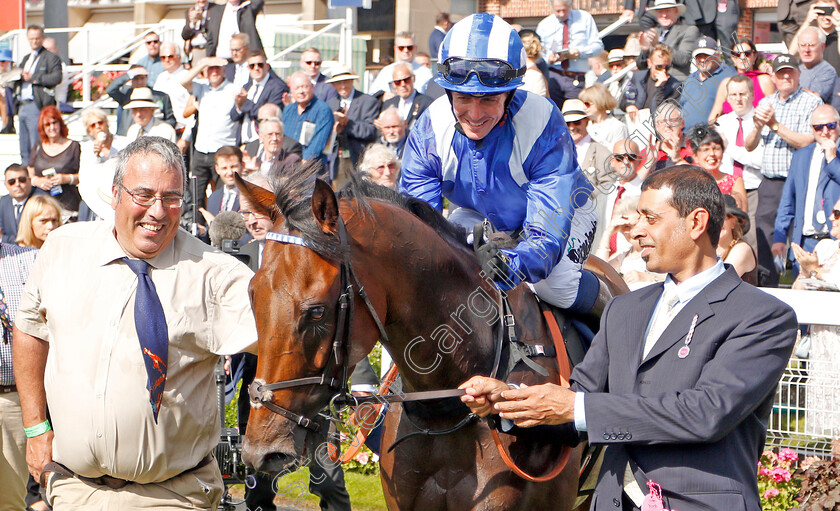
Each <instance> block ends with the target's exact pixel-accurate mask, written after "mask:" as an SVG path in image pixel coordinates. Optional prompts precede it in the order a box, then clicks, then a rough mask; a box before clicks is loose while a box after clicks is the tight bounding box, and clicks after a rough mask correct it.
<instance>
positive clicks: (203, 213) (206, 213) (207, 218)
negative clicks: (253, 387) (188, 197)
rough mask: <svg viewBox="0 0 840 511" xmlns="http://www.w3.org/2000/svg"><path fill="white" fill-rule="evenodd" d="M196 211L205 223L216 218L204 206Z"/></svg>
mask: <svg viewBox="0 0 840 511" xmlns="http://www.w3.org/2000/svg"><path fill="white" fill-rule="evenodd" d="M198 212H199V213H201V216H203V217H204V221H205V222H207V225H210V224H211V223H213V220H215V219H216V215H214V214H213V213H211V212H209V211H207V210H206V209H204V208H198ZM226 360H227V359H226ZM225 373H227V374H229V373H228V372H227V370H225Z"/></svg>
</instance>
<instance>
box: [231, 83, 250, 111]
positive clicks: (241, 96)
mask: <svg viewBox="0 0 840 511" xmlns="http://www.w3.org/2000/svg"><path fill="white" fill-rule="evenodd" d="M246 99H248V91H246V90H245V89H244V88H242V89H240V90H239V92H237V93H236V96H234V97H233V102H234V103H236V108H242V105H244V104H245V100H246Z"/></svg>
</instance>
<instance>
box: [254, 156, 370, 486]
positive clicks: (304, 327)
mask: <svg viewBox="0 0 840 511" xmlns="http://www.w3.org/2000/svg"><path fill="white" fill-rule="evenodd" d="M307 170H308V169H307V168H304V169H300V170H298V171H297V172H296V174H297V173H300V175H292V176H290V177H286V178H279V179H277V180H276V182H275V183H273V184H274V188H275V189H276V190H277V195H276V196H275V195H274V194H272V193H271V192H269V191H268V190H265V189H262V188H260V187H257V186H255V185H252V184H249V183H245V182H244V181H242V180H239V183H238V184H239V187H240V190H241V194H242V197H243V200H244V201H245V202H247V203H249V204H250V205H251V206H252V208H253V210H254V211H255V212H258V213H260V214H262V215H265V216H269V217H270V218H271V219H272V220H273V222H274V226H273V228H272V233H271V234H270V235H269V238H268V239H267V240H266V242H265V247H264V249H263V257H262V264H261V268H260V270H259V271H258V272H257V274H256V275H255V277H254V279H253V280H252V282H251V287H250V293H251V302H252V306H253V308H254V314H255V317H256V322H257V332H258V334H259V348H258V357H259V358H258V364H257V372H256V379H255V385H254V386H253V387H252V389H251V407H252V409H251V415H250V418H249V421H248V430H247V436H246V439H245V443H244V459H245V461H246V462H247V463H248V464H250V465H252V466H254V467H255V468H256V469H258V470H260V471H264V472H269V473H277V472H280V471H282V470H284V469H287V468H291V467H292V466H293V465H296V464H297V463H300V462H301V461H302V460H305V459H308V460H310V461H311V460H314V459H315V457H316V456H318V457H321V456H323V455H324V454H325V450H324V449H323V448H321V449H319V447H321V446H325V445H326V444H325V443H324V442H325V441H326V435H327V432H328V429H329V424H328V422H327V421H326V420H324V419H323V418H319V417H318V412H319V411H320V410H321V409H323V408H324V407H325V406H327V405H328V404H329V403H330V400H331V399H332V397H333V396H335V395H336V394H337V393H339V390H340V389H342V388H343V383H344V381H346V377H347V376H348V374H347V371H349V369H350V368H351V367H352V365H353V364H355V363H356V362H357V361H358V359H359V358H360V357H361V356H363V355H364V354H366V353H367V351H364V353H355V352H353V353H351V352H350V349H349V346H347V344H346V343H347V340H348V338H349V334H350V330H352V331H353V338H354V343H356V342H359V341H358V339H357V337H371V338H370V339H366V341H365V342H368V343H369V344H370V346H372V345H373V343H375V342H376V338H377V335H376V333H375V332H371V334H370V336H366V335H363V334H362V335H359V332H358V330H359V329H358V328H356V327H354V324H353V323H354V322H355V319H353V318H350V311H349V310H347V309H346V308H342V307H341V306H340V303H342V302H343V303H346V301H347V299H348V296H347V293H346V292H345V291H346V289H347V286H348V285H349V282H347V281H346V280H347V279H346V274H345V278H342V264H343V263H349V245H348V242H347V239H346V233H345V232H344V231H343V230H344V224H343V222H342V220H341V218H340V216H339V203H338V200H337V198H336V195H335V194H334V193H333V191H332V189H331V188H330V187H329V185H327V184H326V183H325V182H323V181H320V180H313V179H312V177H313V175H312V173H311V172H307ZM307 176H309V178H308V179H307V178H306V177H307ZM278 235H279V236H278ZM342 281H344V285H343V286H342ZM342 310H343V311H344V312H342ZM370 346H368V349H369V348H370ZM319 378H321V380H320V381H318V380H319ZM277 383H279V384H281V385H279V386H278V385H274V386H273V385H272V384H277ZM272 386H273V387H274V388H267V387H272Z"/></svg>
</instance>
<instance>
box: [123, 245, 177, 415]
mask: <svg viewBox="0 0 840 511" xmlns="http://www.w3.org/2000/svg"><path fill="white" fill-rule="evenodd" d="M123 261H125V263H126V264H127V265H128V267H129V268H131V271H133V272H134V273H136V274H137V295H136V296H135V297H134V327H135V328H136V329H137V339H138V340H139V341H140V348H141V349H142V351H143V362H145V364H146V374H147V375H148V382H147V383H146V388H147V389H148V390H149V402H150V403H151V405H152V412H153V413H154V415H155V424H157V420H158V412H160V402H161V398H162V397H163V387H164V385H165V384H166V365H167V363H168V362H169V332H168V329H167V327H166V317H165V316H164V314H163V306H162V305H161V304H160V298H158V294H157V290H156V289H155V284H154V282H152V279H151V278H150V277H149V263H147V262H146V261H143V260H139V259H129V258H127V257H124V258H123Z"/></svg>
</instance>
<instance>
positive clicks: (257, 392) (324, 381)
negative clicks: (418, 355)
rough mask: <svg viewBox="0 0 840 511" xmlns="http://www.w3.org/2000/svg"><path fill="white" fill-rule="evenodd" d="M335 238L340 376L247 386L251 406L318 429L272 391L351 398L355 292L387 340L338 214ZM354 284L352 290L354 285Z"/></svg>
mask: <svg viewBox="0 0 840 511" xmlns="http://www.w3.org/2000/svg"><path fill="white" fill-rule="evenodd" d="M337 227H338V241H339V245H340V247H341V249H342V250H341V253H344V254H348V256H347V257H346V258H344V259H342V260H341V263H340V288H339V289H340V290H341V294H340V295H339V297H338V309H337V310H338V317H337V319H336V327H335V334H334V335H333V343H332V355H333V356H334V357H335V367H337V368H339V371H340V375H339V378H335V377H329V376H328V375H327V368H326V367H325V368H324V372H323V374H321V376H311V377H307V378H295V379H294V380H286V381H282V382H276V383H265V382H261V381H259V380H254V381H253V382H252V383H251V385H249V386H248V394H249V396H250V398H251V405H252V406H255V407H260V406H264V407H266V408H267V409H268V410H270V411H272V412H274V413H276V414H278V415H280V416H282V417H285V418H287V419H289V420H291V421H293V422H295V423H297V424H298V425H299V426H301V427H303V428H306V429H308V430H310V431H313V432H317V431H319V430H320V428H321V426H320V424H318V423H317V422H315V421H314V420H312V419H311V418H308V417H305V416H303V415H301V414H299V413H295V412H293V411H291V410H288V409H286V408H283V407H281V406H277V405H276V404H275V403H274V401H273V398H274V396H273V393H274V391H275V390H282V389H289V388H294V387H302V386H304V385H319V386H320V385H327V386H328V387H329V388H331V389H335V390H337V391H338V394H337V395H336V396H334V397H333V402H334V401H336V399H338V400H344V401H345V402H349V401H352V399H353V398H352V396H351V394H350V392H349V389H348V386H347V377H348V374H347V372H348V364H347V358H348V357H347V347H348V346H349V336H350V321H351V319H352V316H353V303H354V297H355V295H356V294H358V295H359V297H360V298H361V299H362V302H363V303H364V304H365V307H367V310H368V312H370V315H371V317H373V321H374V323H376V327H377V328H378V329H379V335H380V336H381V340H382V341H383V342H385V343H386V344H387V343H388V334H387V333H386V332H385V327H384V326H383V324H382V321H380V319H379V316H378V315H377V314H376V310H375V309H374V308H373V304H371V303H370V300H369V299H368V296H367V293H366V292H365V288H364V287H362V285H361V284H360V283H359V279H358V278H357V277H356V273H355V272H354V271H353V265H352V263H351V262H350V257H349V248H350V245H349V244H348V242H347V229H346V228H345V226H344V221H343V220H342V219H341V217H338V222H337ZM266 240H270V241H275V242H278V243H284V244H287V245H299V246H301V247H306V248H309V249H310V250H311V247H309V245H308V244H307V243H306V240H304V239H303V238H301V237H300V236H292V235H289V234H279V233H275V232H269V233H268V235H266ZM354 284H355V286H356V287H355V290H354V288H353V285H354Z"/></svg>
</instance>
